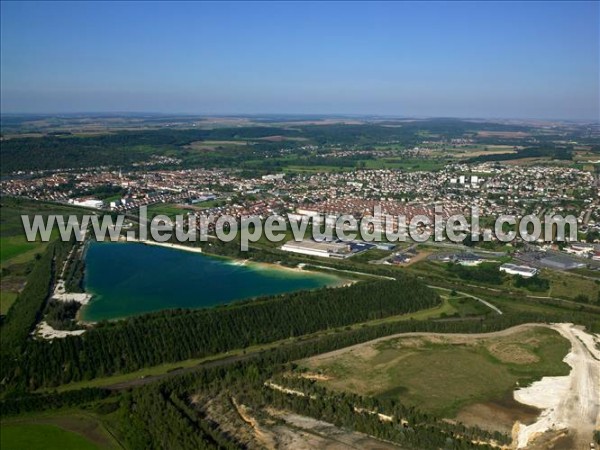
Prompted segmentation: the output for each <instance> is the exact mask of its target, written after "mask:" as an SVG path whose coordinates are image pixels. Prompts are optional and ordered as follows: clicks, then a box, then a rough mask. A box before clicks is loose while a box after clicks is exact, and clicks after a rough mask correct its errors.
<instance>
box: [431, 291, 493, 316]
mask: <svg viewBox="0 0 600 450" xmlns="http://www.w3.org/2000/svg"><path fill="white" fill-rule="evenodd" d="M427 287H430V288H432V289H439V290H441V291H446V292H452V291H453V290H454V289H448V288H443V287H440V286H434V285H432V284H428V285H427ZM454 292H456V293H457V294H460V295H464V296H465V297H469V298H472V299H475V300H477V301H478V302H479V303H482V304H484V305H485V306H487V307H488V308H490V309H492V310H494V311H496V312H497V313H498V314H502V311H500V309H499V308H497V307H496V306H494V305H492V304H491V303H490V302H488V301H485V300H484V299H482V298H479V297H475V296H474V295H471V294H467V293H466V292H461V291H456V290H454Z"/></svg>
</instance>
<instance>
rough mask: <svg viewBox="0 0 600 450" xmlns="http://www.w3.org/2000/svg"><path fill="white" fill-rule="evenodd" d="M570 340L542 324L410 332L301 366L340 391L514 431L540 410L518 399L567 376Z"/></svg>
mask: <svg viewBox="0 0 600 450" xmlns="http://www.w3.org/2000/svg"><path fill="white" fill-rule="evenodd" d="M568 351H569V341H568V340H566V339H564V338H563V337H562V336H561V335H560V334H559V333H557V332H556V331H555V330H552V329H549V328H548V327H545V326H543V325H521V326H517V327H513V328H510V329H508V330H503V331H500V332H495V333H487V334H435V333H405V334H400V335H396V336H391V337H386V338H382V339H376V340H374V341H371V342H367V343H364V344H359V345H355V346H352V347H348V348H345V349H342V350H337V351H334V352H331V353H326V354H322V355H318V356H315V357H312V358H309V359H306V360H302V361H300V362H299V366H300V367H301V368H304V369H306V370H309V371H310V372H315V373H319V374H323V375H325V376H326V377H327V379H326V380H322V381H319V383H322V384H323V385H324V386H327V387H329V388H332V389H334V390H342V391H350V392H354V393H357V394H361V395H367V396H374V397H380V398H386V397H387V398H395V399H398V400H400V401H402V402H404V403H406V404H410V405H415V406H418V407H419V408H421V409H423V410H424V411H429V412H432V413H435V414H437V415H439V416H442V417H448V418H454V419H457V420H460V421H462V422H464V423H465V424H469V425H478V426H481V427H484V428H487V429H491V430H497V431H501V432H505V433H510V431H511V430H512V427H513V425H514V423H515V421H517V420H518V421H520V422H521V423H533V422H534V421H535V419H536V417H537V415H538V412H539V411H538V410H537V409H536V408H534V407H531V406H527V405H521V404H519V403H517V402H516V401H515V400H514V399H513V396H512V393H513V391H514V389H515V388H516V387H518V386H526V385H529V384H530V383H532V382H533V381H535V380H539V379H541V378H542V377H543V376H546V375H555V376H559V375H567V374H568V373H569V370H570V368H569V366H568V365H567V364H565V363H564V362H563V358H564V357H565V355H566V354H567V352H568Z"/></svg>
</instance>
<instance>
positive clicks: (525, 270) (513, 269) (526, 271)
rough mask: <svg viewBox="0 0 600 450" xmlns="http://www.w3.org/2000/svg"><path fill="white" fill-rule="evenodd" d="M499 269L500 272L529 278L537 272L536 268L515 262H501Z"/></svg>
mask: <svg viewBox="0 0 600 450" xmlns="http://www.w3.org/2000/svg"><path fill="white" fill-rule="evenodd" d="M500 270H501V271H502V272H506V273H507V274H509V275H520V276H522V277H523V278H531V277H532V276H534V275H535V274H537V273H538V270H537V269H535V268H533V267H529V266H519V265H517V264H510V263H507V264H502V265H501V266H500Z"/></svg>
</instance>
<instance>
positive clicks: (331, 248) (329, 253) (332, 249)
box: [281, 239, 353, 259]
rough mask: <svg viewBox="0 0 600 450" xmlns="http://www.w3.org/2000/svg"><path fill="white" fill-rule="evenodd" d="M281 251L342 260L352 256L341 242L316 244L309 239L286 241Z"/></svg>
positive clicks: (346, 245) (348, 247)
mask: <svg viewBox="0 0 600 450" xmlns="http://www.w3.org/2000/svg"><path fill="white" fill-rule="evenodd" d="M281 250H284V251H286V252H292V253H301V254H303V255H311V256H321V257H323V258H338V259H343V258H348V257H350V256H352V255H353V253H352V250H351V248H350V246H349V245H348V244H345V243H343V242H316V241H312V240H309V239H305V240H303V241H293V240H292V241H288V242H286V243H285V244H284V245H283V246H282V247H281Z"/></svg>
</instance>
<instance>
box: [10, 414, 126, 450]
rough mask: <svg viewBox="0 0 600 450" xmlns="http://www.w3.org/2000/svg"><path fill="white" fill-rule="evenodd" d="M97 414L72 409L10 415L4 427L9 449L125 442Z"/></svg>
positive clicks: (82, 448) (87, 447)
mask: <svg viewBox="0 0 600 450" xmlns="http://www.w3.org/2000/svg"><path fill="white" fill-rule="evenodd" d="M98 417H99V416H97V415H96V414H91V413H87V412H82V411H76V410H69V411H65V412H55V413H42V414H34V415H27V416H22V417H15V418H9V419H5V420H3V421H2V424H1V427H0V430H1V431H0V447H1V448H3V449H7V450H38V449H39V450H41V449H43V450H100V449H107V450H111V449H119V448H121V445H120V444H119V442H118V441H117V440H116V439H115V437H114V436H113V435H112V434H111V432H110V431H109V430H108V429H107V428H106V426H105V425H104V424H103V423H102V422H101V421H100V419H99V418H98Z"/></svg>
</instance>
